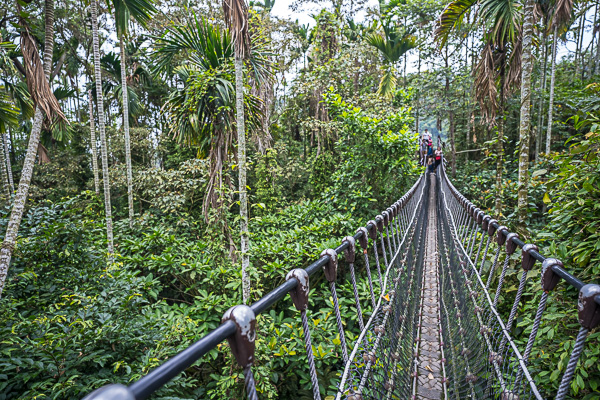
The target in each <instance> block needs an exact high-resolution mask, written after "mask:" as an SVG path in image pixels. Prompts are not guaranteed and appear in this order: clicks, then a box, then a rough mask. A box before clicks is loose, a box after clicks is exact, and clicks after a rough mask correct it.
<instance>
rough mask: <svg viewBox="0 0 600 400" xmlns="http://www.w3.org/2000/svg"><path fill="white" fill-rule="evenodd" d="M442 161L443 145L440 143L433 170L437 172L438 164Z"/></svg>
mask: <svg viewBox="0 0 600 400" xmlns="http://www.w3.org/2000/svg"><path fill="white" fill-rule="evenodd" d="M441 163H442V145H440V144H438V147H437V150H436V151H435V163H434V165H433V172H435V171H436V170H437V168H438V166H439V165H440V164H441Z"/></svg>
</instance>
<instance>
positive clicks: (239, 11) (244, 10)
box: [223, 0, 250, 304]
mask: <svg viewBox="0 0 600 400" xmlns="http://www.w3.org/2000/svg"><path fill="white" fill-rule="evenodd" d="M223 12H224V14H225V24H226V25H227V27H228V28H229V32H230V33H231V38H232V41H233V46H234V66H235V114H236V127H237V140H238V142H237V147H238V168H239V169H238V177H239V185H238V186H239V196H240V236H241V249H240V253H241V256H242V299H243V302H244V304H246V303H247V302H248V299H249V298H250V275H248V266H249V265H250V257H249V255H248V247H249V244H250V239H249V237H248V194H247V192H246V126H245V124H244V76H243V60H244V58H245V57H246V56H247V54H248V53H249V51H250V34H249V32H248V6H247V5H246V2H245V0H223Z"/></svg>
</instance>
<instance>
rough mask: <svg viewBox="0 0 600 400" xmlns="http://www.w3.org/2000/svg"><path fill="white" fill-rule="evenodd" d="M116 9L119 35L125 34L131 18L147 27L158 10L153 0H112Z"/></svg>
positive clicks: (116, 23)
mask: <svg viewBox="0 0 600 400" xmlns="http://www.w3.org/2000/svg"><path fill="white" fill-rule="evenodd" d="M112 3H113V6H114V9H115V25H116V28H117V35H119V36H121V35H125V34H126V33H127V30H128V27H129V21H130V20H131V18H133V19H134V20H136V21H137V23H138V24H140V25H142V26H143V27H146V26H147V24H148V22H149V21H150V19H152V16H153V15H154V14H155V13H156V12H157V11H158V10H157V9H156V7H155V6H154V2H153V1H152V0H112Z"/></svg>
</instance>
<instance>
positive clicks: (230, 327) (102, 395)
mask: <svg viewBox="0 0 600 400" xmlns="http://www.w3.org/2000/svg"><path fill="white" fill-rule="evenodd" d="M422 179H423V175H421V176H420V178H419V179H418V180H417V181H416V182H415V184H414V185H413V186H412V187H411V188H410V189H409V190H408V191H407V192H406V194H404V196H402V197H401V198H400V199H399V200H398V201H396V202H395V203H393V204H392V205H391V207H389V208H388V210H393V212H394V213H395V214H396V215H398V213H399V212H400V211H401V210H403V208H404V207H405V206H406V204H408V202H409V201H410V200H411V198H412V196H413V195H414V193H415V192H416V189H417V187H418V186H419V184H420V182H421V180H422ZM382 214H383V215H384V216H385V219H386V225H385V226H386V227H387V224H388V222H387V218H388V213H387V212H386V211H384V212H382ZM383 219H384V217H382V216H381V215H378V216H377V217H376V218H375V220H373V221H369V222H368V223H367V224H366V225H365V228H366V229H365V230H360V229H359V230H358V231H357V232H356V233H355V234H354V235H353V236H352V237H353V238H354V240H355V241H360V240H361V238H363V237H364V236H365V235H367V234H370V233H371V232H373V231H375V232H377V231H378V229H380V227H378V226H377V225H378V224H382V225H383ZM381 237H382V239H383V233H382V234H381ZM388 239H389V237H388ZM350 245H351V244H350V242H349V241H347V240H344V241H342V243H341V244H340V245H339V246H337V247H336V248H335V249H333V250H334V251H335V253H336V255H340V254H342V253H344V251H346V250H347V249H348V248H349V247H350ZM383 254H384V256H385V249H383ZM331 261H332V260H331V256H330V255H327V254H322V255H321V257H319V259H317V260H316V261H314V262H313V263H312V264H310V265H309V266H307V267H306V268H305V269H304V271H306V274H307V276H309V277H310V276H312V275H314V274H315V273H316V272H317V271H319V270H321V269H322V268H323V267H326V266H327V264H328V263H330V262H331ZM336 262H337V259H336ZM298 286H299V281H298V279H287V280H286V282H285V283H283V284H281V285H279V286H278V287H276V288H275V289H273V290H272V291H271V292H269V293H267V294H266V295H264V296H263V297H262V298H260V299H259V300H258V301H256V302H255V303H253V304H252V305H250V306H249V307H248V309H249V311H250V312H251V313H252V316H253V317H254V318H255V316H256V315H259V314H261V313H263V312H264V311H266V310H267V309H268V308H269V307H271V306H272V305H274V304H275V303H277V302H278V301H280V300H282V299H283V298H284V297H286V296H287V295H288V294H290V293H291V292H292V291H294V290H296V289H297V288H298ZM236 307H237V306H236ZM233 308H235V307H233ZM226 314H227V313H226ZM238 330H239V328H238V326H236V322H235V321H234V320H232V319H228V320H224V321H223V322H222V323H221V324H220V325H219V326H218V327H217V328H215V329H213V330H212V331H210V332H208V333H207V334H206V335H204V336H203V337H202V338H200V339H199V340H198V341H196V342H195V343H193V344H191V345H190V346H189V347H187V348H186V349H184V350H182V351H181V352H179V353H178V354H176V355H174V356H173V357H171V358H170V359H169V360H167V361H165V362H164V363H163V364H161V365H160V366H158V367H156V368H155V369H154V370H152V371H150V372H149V373H148V374H147V375H145V376H143V377H141V378H140V379H139V380H137V381H136V382H133V383H132V384H130V385H129V386H124V385H120V384H109V385H106V386H103V387H101V388H99V389H97V390H95V391H94V392H92V393H90V394H89V395H88V396H86V397H85V398H84V400H108V399H116V398H119V399H123V400H145V399H147V398H148V397H149V396H150V395H151V394H152V393H154V392H155V391H157V390H158V389H160V388H161V387H162V386H164V385H165V384H166V383H168V382H169V381H170V380H172V379H173V378H175V377H176V376H177V375H179V374H180V373H182V372H183V371H185V370H186V369H187V368H188V367H190V366H191V365H192V364H194V363H195V362H196V361H198V360H199V359H201V358H202V357H203V356H205V355H206V354H207V353H208V352H209V351H210V350H212V349H213V348H215V347H216V346H217V345H218V344H219V343H221V342H223V341H224V340H226V339H227V340H229V339H230V338H231V337H232V336H234V335H236V332H237V331H238ZM232 351H234V349H233V348H232ZM119 396H120V397H119ZM249 397H250V395H249Z"/></svg>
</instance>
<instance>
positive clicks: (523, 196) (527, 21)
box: [517, 0, 535, 232]
mask: <svg viewBox="0 0 600 400" xmlns="http://www.w3.org/2000/svg"><path fill="white" fill-rule="evenodd" d="M534 6H535V4H534V0H525V7H524V9H523V44H522V48H523V52H522V55H521V70H522V74H521V117H520V121H519V181H518V184H517V189H518V193H517V208H518V212H517V215H518V217H519V222H518V224H519V228H520V230H521V231H522V232H525V230H526V227H525V222H526V219H527V209H528V201H527V192H528V188H527V184H528V182H529V133H530V130H531V71H532V67H533V57H532V50H533V24H534V18H535V17H534Z"/></svg>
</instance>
